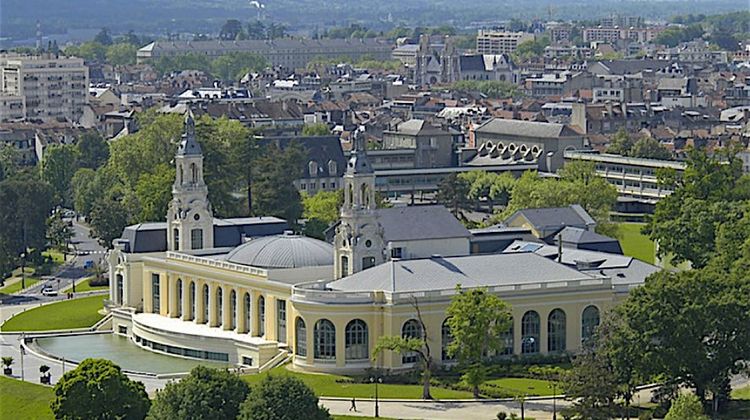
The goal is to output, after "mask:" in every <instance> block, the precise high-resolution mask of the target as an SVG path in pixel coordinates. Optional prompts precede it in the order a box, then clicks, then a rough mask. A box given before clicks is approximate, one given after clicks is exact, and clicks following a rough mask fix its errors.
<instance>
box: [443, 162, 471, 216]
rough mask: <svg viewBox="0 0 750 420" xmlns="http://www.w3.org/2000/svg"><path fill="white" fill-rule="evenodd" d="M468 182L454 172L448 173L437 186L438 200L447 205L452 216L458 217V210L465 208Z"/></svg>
mask: <svg viewBox="0 0 750 420" xmlns="http://www.w3.org/2000/svg"><path fill="white" fill-rule="evenodd" d="M469 188H470V186H469V184H468V183H467V182H466V181H465V180H464V179H462V178H460V177H459V176H458V175H456V174H455V173H453V174H450V175H448V176H447V177H445V178H444V179H443V180H442V181H441V182H440V186H439V187H438V194H437V199H438V202H439V203H441V204H443V205H444V206H446V207H448V208H449V209H450V210H451V212H452V213H453V215H454V216H456V217H459V211H460V210H461V209H462V208H465V205H466V203H467V201H468V200H467V197H468V195H469Z"/></svg>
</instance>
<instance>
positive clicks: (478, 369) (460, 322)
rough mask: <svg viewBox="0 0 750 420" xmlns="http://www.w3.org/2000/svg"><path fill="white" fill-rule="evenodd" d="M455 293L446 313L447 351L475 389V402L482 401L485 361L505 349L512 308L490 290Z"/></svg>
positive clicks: (459, 288) (465, 378)
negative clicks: (464, 370)
mask: <svg viewBox="0 0 750 420" xmlns="http://www.w3.org/2000/svg"><path fill="white" fill-rule="evenodd" d="M456 292H457V293H456V294H455V295H454V296H453V299H451V304H450V305H449V306H448V309H447V311H446V315H447V316H448V321H447V322H448V326H449V327H450V332H451V342H450V343H449V344H448V349H447V351H448V355H449V356H451V357H457V358H458V361H459V363H460V364H461V365H462V366H464V369H466V373H464V376H463V379H464V381H465V382H467V383H468V384H469V385H471V386H472V392H473V393H474V398H479V385H481V384H482V382H484V379H485V377H486V373H485V366H484V364H485V361H486V358H487V356H488V355H489V354H492V353H495V352H498V351H500V350H501V349H502V348H503V346H504V345H505V339H504V338H503V334H504V333H506V332H507V331H508V329H509V328H510V326H511V315H510V308H509V306H508V305H507V304H506V303H505V302H503V301H502V300H501V299H500V298H499V297H497V296H495V295H493V294H490V293H489V291H488V290H487V288H477V289H471V290H461V286H460V285H459V286H456Z"/></svg>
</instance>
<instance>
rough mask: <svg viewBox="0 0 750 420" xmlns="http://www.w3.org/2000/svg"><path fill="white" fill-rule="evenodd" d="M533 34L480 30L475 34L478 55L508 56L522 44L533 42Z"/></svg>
mask: <svg viewBox="0 0 750 420" xmlns="http://www.w3.org/2000/svg"><path fill="white" fill-rule="evenodd" d="M533 40H534V34H530V33H526V32H503V31H485V30H480V31H479V33H478V34H477V53H478V54H510V53H512V52H514V51H515V50H516V48H518V45H519V44H521V43H522V42H526V41H533Z"/></svg>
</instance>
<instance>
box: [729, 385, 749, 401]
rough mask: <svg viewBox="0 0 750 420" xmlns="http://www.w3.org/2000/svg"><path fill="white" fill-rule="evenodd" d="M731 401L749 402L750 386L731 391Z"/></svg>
mask: <svg viewBox="0 0 750 420" xmlns="http://www.w3.org/2000/svg"><path fill="white" fill-rule="evenodd" d="M732 399H735V400H750V386H746V387H744V388H740V389H735V390H734V391H732Z"/></svg>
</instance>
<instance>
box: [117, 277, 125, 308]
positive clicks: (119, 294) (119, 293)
mask: <svg viewBox="0 0 750 420" xmlns="http://www.w3.org/2000/svg"><path fill="white" fill-rule="evenodd" d="M115 281H116V282H117V289H116V291H115V303H117V304H118V305H123V304H124V303H123V301H122V299H123V298H122V290H123V288H124V286H123V284H122V283H123V279H122V274H118V275H116V276H115Z"/></svg>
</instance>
